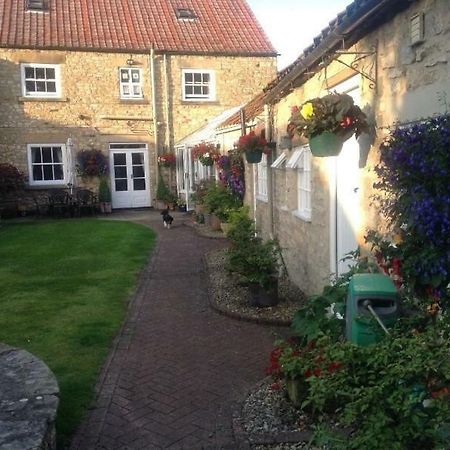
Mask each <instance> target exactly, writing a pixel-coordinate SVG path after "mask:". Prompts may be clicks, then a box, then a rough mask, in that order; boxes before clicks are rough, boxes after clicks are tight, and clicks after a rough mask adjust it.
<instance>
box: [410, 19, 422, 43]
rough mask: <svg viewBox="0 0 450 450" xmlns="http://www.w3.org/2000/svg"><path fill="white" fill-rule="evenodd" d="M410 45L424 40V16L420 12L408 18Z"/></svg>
mask: <svg viewBox="0 0 450 450" xmlns="http://www.w3.org/2000/svg"><path fill="white" fill-rule="evenodd" d="M410 33H411V36H410V37H411V45H415V44H420V43H421V42H423V41H424V17H423V14H422V13H419V14H415V15H414V16H412V17H411V19H410Z"/></svg>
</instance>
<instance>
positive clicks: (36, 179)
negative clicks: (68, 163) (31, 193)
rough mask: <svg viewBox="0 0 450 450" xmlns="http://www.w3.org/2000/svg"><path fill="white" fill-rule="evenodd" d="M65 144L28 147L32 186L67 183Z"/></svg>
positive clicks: (32, 145)
mask: <svg viewBox="0 0 450 450" xmlns="http://www.w3.org/2000/svg"><path fill="white" fill-rule="evenodd" d="M65 160H66V146H65V145H64V144H30V145H28V172H29V181H30V185H31V186H37V185H52V184H54V185H62V184H65V183H66V181H65V180H66V175H65V174H66V170H65Z"/></svg>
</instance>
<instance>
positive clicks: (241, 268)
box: [226, 207, 280, 289]
mask: <svg viewBox="0 0 450 450" xmlns="http://www.w3.org/2000/svg"><path fill="white" fill-rule="evenodd" d="M230 219H231V228H230V230H229V232H228V234H227V237H228V238H229V239H230V240H231V243H232V245H231V248H230V249H229V250H228V253H227V263H226V268H227V270H228V271H230V272H234V273H237V274H239V276H240V278H241V281H242V282H244V283H258V284H259V285H260V286H261V287H263V288H264V289H269V288H270V287H271V285H273V282H274V278H276V277H277V271H278V267H279V255H280V250H279V246H278V244H277V243H276V242H275V241H273V240H268V241H265V242H264V241H263V240H262V239H261V238H259V237H257V236H256V233H255V231H256V230H255V225H254V223H253V221H252V220H251V219H250V218H249V216H248V207H244V208H241V209H240V210H238V211H235V212H232V213H231V215H230Z"/></svg>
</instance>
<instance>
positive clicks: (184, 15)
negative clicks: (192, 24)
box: [175, 8, 197, 20]
mask: <svg viewBox="0 0 450 450" xmlns="http://www.w3.org/2000/svg"><path fill="white" fill-rule="evenodd" d="M175 12H176V15H177V19H178V20H195V19H196V18H197V15H196V14H195V12H194V11H193V10H192V9H189V8H177V9H176V11H175Z"/></svg>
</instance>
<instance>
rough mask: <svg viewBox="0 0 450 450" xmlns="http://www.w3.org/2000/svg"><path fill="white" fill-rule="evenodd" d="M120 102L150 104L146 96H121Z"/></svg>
mask: <svg viewBox="0 0 450 450" xmlns="http://www.w3.org/2000/svg"><path fill="white" fill-rule="evenodd" d="M119 103H120V104H122V105H129V104H130V103H131V104H135V105H149V104H150V102H149V101H148V100H147V99H146V98H119Z"/></svg>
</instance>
